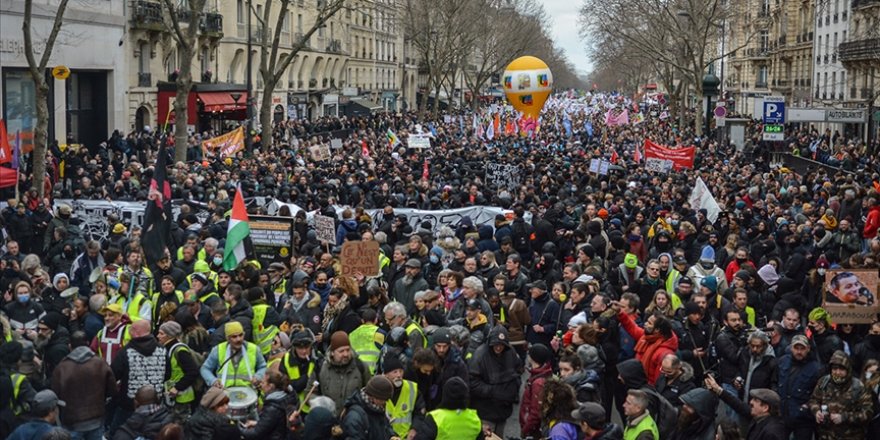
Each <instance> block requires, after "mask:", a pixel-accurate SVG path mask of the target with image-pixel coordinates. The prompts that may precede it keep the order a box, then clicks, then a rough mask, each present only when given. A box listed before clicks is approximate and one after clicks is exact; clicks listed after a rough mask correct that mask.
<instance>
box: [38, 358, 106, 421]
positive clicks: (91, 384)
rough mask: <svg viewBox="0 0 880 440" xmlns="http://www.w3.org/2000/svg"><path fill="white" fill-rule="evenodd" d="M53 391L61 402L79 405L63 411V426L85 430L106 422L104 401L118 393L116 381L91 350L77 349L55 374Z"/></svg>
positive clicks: (60, 365) (59, 366)
mask: <svg viewBox="0 0 880 440" xmlns="http://www.w3.org/2000/svg"><path fill="white" fill-rule="evenodd" d="M52 390H53V391H55V394H57V395H58V398H59V399H61V400H64V401H69V402H76V404H75V405H68V406H66V407H64V408H62V409H61V422H62V424H63V425H64V426H67V427H70V428H71V429H73V430H75V431H85V430H87V429H88V428H89V426H90V425H94V427H93V428H92V429H94V428H97V427H98V426H100V424H101V423H102V421H103V418H104V409H105V405H104V399H105V398H107V397H111V396H113V395H114V394H116V379H115V377H114V376H113V372H112V371H110V366H109V365H107V363H106V362H104V361H103V360H102V359H101V358H99V357H98V356H96V355H95V353H94V352H93V351H92V350H91V349H89V347H77V348H75V349H73V351H72V352H70V354H68V355H67V356H66V357H65V358H64V359H63V360H62V361H61V362H60V363H59V364H58V366H57V367H55V371H53V372H52Z"/></svg>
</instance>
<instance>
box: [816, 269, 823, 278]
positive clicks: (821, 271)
mask: <svg viewBox="0 0 880 440" xmlns="http://www.w3.org/2000/svg"><path fill="white" fill-rule="evenodd" d="M816 273H818V274H819V275H822V276H825V269H824V268H819V269H816Z"/></svg>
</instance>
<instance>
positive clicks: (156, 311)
mask: <svg viewBox="0 0 880 440" xmlns="http://www.w3.org/2000/svg"><path fill="white" fill-rule="evenodd" d="M161 296H162V292H156V293H154V294H153V295H152V296H151V297H150V302H151V303H152V304H151V305H152V306H153V322H154V323H158V322H159V308H158V307H159V298H160V297H161ZM174 296H176V297H177V304H183V292H181V291H179V290H175V291H174Z"/></svg>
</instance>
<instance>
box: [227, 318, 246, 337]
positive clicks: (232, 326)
mask: <svg viewBox="0 0 880 440" xmlns="http://www.w3.org/2000/svg"><path fill="white" fill-rule="evenodd" d="M223 331H224V332H225V333H226V337H229V336H234V335H241V334H244V327H243V326H242V325H241V323H240V322H238V321H229V322H227V323H226V326H225V327H223Z"/></svg>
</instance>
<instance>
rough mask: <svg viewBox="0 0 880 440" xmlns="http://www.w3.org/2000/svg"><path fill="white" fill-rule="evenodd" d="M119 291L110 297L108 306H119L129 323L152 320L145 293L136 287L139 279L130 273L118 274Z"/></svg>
mask: <svg viewBox="0 0 880 440" xmlns="http://www.w3.org/2000/svg"><path fill="white" fill-rule="evenodd" d="M120 270H121V269H120ZM117 276H118V278H119V291H118V292H117V295H114V296H111V297H110V301H109V303H110V304H119V306H120V307H122V310H123V312H125V314H126V315H128V317H129V319H131V322H137V321H140V320H142V319H143V320H146V321H150V320H152V319H153V304H152V302H151V301H150V298H149V296H148V294H147V292H146V291H145V290H144V289H143V288H141V286H139V285H138V283H139V282H140V281H141V279H140V278H136V277H134V276H133V275H132V274H131V273H128V272H125V273H119V274H118V275H117Z"/></svg>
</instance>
